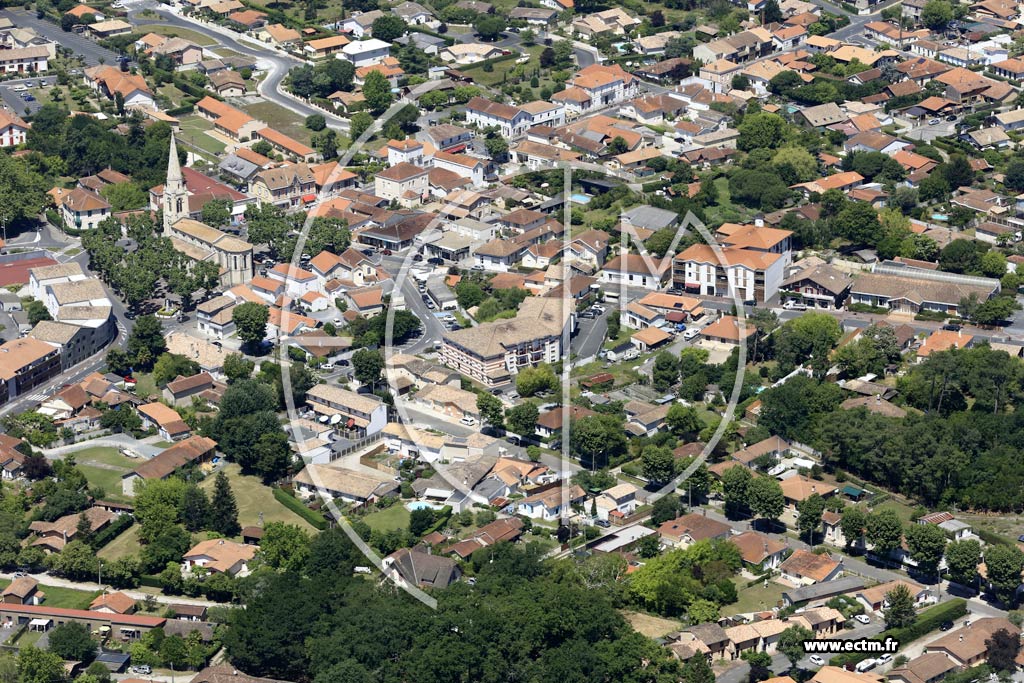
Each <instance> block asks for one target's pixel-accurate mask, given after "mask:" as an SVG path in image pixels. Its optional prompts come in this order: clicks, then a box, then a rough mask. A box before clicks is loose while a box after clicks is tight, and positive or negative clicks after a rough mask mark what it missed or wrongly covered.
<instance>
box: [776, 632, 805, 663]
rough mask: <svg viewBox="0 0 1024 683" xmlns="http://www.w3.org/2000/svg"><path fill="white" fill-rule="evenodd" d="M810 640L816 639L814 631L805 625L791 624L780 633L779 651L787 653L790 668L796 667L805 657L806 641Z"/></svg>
mask: <svg viewBox="0 0 1024 683" xmlns="http://www.w3.org/2000/svg"><path fill="white" fill-rule="evenodd" d="M809 640H814V633H812V632H811V631H810V629H806V628H804V627H803V626H790V627H789V628H787V629H786V630H785V631H783V632H782V633H780V634H779V645H778V648H779V652H781V653H782V654H784V655H786V659H788V660H789V667H790V668H794V667H795V666H796V663H797V662H799V661H800V660H801V659H803V657H804V654H805V652H804V643H806V642H807V641H809Z"/></svg>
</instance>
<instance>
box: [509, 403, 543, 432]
mask: <svg viewBox="0 0 1024 683" xmlns="http://www.w3.org/2000/svg"><path fill="white" fill-rule="evenodd" d="M539 417H540V413H539V412H538V410H537V406H535V405H534V404H533V403H530V402H529V401H525V402H523V403H520V404H519V405H517V406H515V407H513V408H510V409H509V410H508V411H507V412H506V413H505V423H506V424H507V426H508V429H509V430H510V431H512V432H515V433H516V434H518V435H519V436H521V437H523V438H524V439H529V438H532V437H533V435H534V432H536V431H537V419H538V418H539Z"/></svg>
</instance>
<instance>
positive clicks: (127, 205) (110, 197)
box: [100, 183, 149, 211]
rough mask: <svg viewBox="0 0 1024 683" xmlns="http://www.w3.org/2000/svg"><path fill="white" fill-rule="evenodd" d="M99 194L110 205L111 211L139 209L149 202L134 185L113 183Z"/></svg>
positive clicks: (144, 194)
mask: <svg viewBox="0 0 1024 683" xmlns="http://www.w3.org/2000/svg"><path fill="white" fill-rule="evenodd" d="M100 194H101V195H102V196H103V198H104V199H106V200H107V201H108V202H109V203H110V208H111V210H112V211H128V210H132V209H141V208H142V207H144V206H145V205H146V202H148V201H149V197H148V196H146V193H145V192H144V191H143V190H142V188H140V187H139V186H138V185H136V184H135V183H113V184H110V185H106V186H104V187H103V188H102V189H101V190H100Z"/></svg>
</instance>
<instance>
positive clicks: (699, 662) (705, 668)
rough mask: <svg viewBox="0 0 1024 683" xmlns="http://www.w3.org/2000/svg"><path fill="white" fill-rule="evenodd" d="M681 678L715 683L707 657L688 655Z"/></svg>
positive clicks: (697, 682)
mask: <svg viewBox="0 0 1024 683" xmlns="http://www.w3.org/2000/svg"><path fill="white" fill-rule="evenodd" d="M698 602H706V601H698ZM691 607H692V605H691ZM716 611H717V609H716ZM683 680H684V681H685V682H686V683H715V672H714V671H712V670H711V666H710V665H709V664H708V660H707V658H705V657H690V659H689V661H687V662H686V664H685V665H683Z"/></svg>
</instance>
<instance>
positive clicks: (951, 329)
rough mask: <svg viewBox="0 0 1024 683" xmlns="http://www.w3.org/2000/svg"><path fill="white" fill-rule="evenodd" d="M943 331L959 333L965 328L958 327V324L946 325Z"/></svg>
mask: <svg viewBox="0 0 1024 683" xmlns="http://www.w3.org/2000/svg"><path fill="white" fill-rule="evenodd" d="M942 329H944V330H946V331H947V332H959V331H960V330H962V329H963V326H962V325H957V324H956V323H946V324H945V325H943V326H942Z"/></svg>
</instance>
